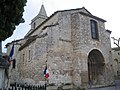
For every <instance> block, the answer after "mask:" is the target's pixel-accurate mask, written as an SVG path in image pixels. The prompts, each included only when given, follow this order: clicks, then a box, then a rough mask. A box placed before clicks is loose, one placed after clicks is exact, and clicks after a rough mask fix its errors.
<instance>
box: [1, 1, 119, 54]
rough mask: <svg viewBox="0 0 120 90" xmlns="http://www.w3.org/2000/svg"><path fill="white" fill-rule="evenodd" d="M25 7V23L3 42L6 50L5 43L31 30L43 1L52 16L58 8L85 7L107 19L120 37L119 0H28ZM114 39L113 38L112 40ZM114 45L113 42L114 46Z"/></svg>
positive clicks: (48, 13)
mask: <svg viewBox="0 0 120 90" xmlns="http://www.w3.org/2000/svg"><path fill="white" fill-rule="evenodd" d="M27 1H28V2H27V6H26V7H25V12H24V16H23V17H24V19H25V23H23V24H20V25H19V26H17V28H16V30H15V31H14V33H13V35H12V36H11V37H10V38H8V39H6V40H5V41H3V42H2V46H3V47H2V49H3V52H5V51H6V50H5V48H4V47H5V45H6V44H7V43H8V42H11V41H13V40H17V39H21V38H23V37H24V36H25V34H26V33H27V32H28V31H29V30H30V25H29V24H30V22H31V19H33V18H34V17H35V16H36V15H37V14H38V13H39V10H40V7H41V5H42V3H43V4H44V6H45V9H46V12H47V15H48V16H50V15H51V14H53V13H54V12H55V11H57V10H65V9H75V8H81V7H83V6H84V7H85V8H86V9H87V10H88V11H89V12H91V13H92V14H93V15H95V16H97V17H100V18H102V19H105V20H106V21H107V22H106V23H105V27H106V29H108V30H111V31H112V34H111V37H115V38H116V39H118V38H120V31H119V29H120V27H119V21H120V11H119V8H120V1H119V0H27ZM111 41H112V40H111ZM113 46H115V45H113V42H112V47H113Z"/></svg>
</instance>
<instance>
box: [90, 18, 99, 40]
mask: <svg viewBox="0 0 120 90" xmlns="http://www.w3.org/2000/svg"><path fill="white" fill-rule="evenodd" d="M90 24H91V36H92V39H97V40H98V39H99V36H98V25H97V22H96V21H95V20H90Z"/></svg>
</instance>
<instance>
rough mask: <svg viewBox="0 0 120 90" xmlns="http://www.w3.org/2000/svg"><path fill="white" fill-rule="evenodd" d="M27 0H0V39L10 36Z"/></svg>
mask: <svg viewBox="0 0 120 90" xmlns="http://www.w3.org/2000/svg"><path fill="white" fill-rule="evenodd" d="M26 2H27V0H0V41H1V40H5V39H6V38H8V37H10V36H11V35H12V34H13V31H14V30H15V26H16V25H19V24H20V23H23V22H24V19H23V18H22V16H23V12H24V6H25V5H26Z"/></svg>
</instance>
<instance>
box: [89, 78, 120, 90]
mask: <svg viewBox="0 0 120 90" xmlns="http://www.w3.org/2000/svg"><path fill="white" fill-rule="evenodd" d="M88 90H120V80H115V85H114V86H109V87H104V88H91V89H88Z"/></svg>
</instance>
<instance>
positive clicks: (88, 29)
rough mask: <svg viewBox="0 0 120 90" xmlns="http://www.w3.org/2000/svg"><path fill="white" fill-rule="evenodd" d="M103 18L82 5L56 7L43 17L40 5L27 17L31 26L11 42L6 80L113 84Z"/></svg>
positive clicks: (107, 31)
mask: <svg viewBox="0 0 120 90" xmlns="http://www.w3.org/2000/svg"><path fill="white" fill-rule="evenodd" d="M105 22H106V21H105V20H104V19H101V18H99V17H96V16H94V15H92V14H91V13H90V12H89V11H88V10H87V9H85V8H84V7H82V8H78V9H70V10H61V11H56V12H55V13H53V14H52V15H51V16H50V17H47V14H46V12H45V8H44V6H43V5H42V6H41V10H40V12H39V14H38V15H37V16H36V17H35V18H34V19H32V21H31V30H30V31H29V32H28V33H27V34H26V36H25V37H24V38H23V39H20V40H16V41H13V42H11V43H8V44H7V45H6V46H7V49H8V51H7V53H9V52H10V48H11V46H12V43H14V45H15V49H14V54H15V56H14V57H15V61H14V63H13V66H12V65H11V67H10V68H11V69H10V79H9V82H10V83H14V82H17V83H25V82H27V83H28V84H44V82H45V78H44V74H43V71H44V68H45V66H46V64H47V67H48V70H49V78H48V80H47V81H48V84H54V85H61V84H72V85H76V86H80V85H81V86H92V85H93V86H95V85H100V86H101V85H110V84H113V81H114V79H113V76H114V75H113V67H112V57H111V56H112V54H111V43H110V34H111V31H109V30H106V29H105Z"/></svg>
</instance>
